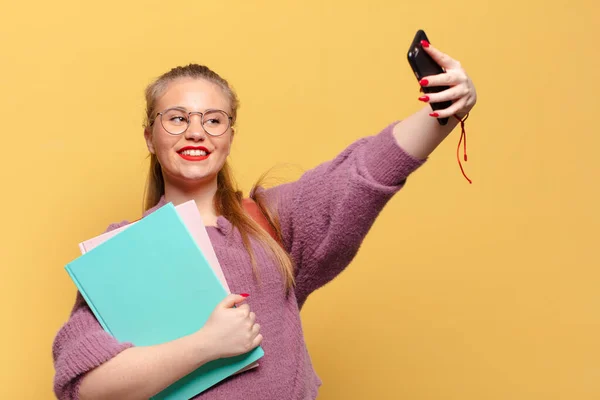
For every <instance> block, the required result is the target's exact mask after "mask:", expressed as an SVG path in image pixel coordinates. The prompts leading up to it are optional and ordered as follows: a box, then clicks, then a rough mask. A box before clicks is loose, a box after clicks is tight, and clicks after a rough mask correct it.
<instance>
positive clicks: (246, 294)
mask: <svg viewBox="0 0 600 400" xmlns="http://www.w3.org/2000/svg"><path fill="white" fill-rule="evenodd" d="M240 296H242V297H248V296H250V295H249V294H248V293H240Z"/></svg>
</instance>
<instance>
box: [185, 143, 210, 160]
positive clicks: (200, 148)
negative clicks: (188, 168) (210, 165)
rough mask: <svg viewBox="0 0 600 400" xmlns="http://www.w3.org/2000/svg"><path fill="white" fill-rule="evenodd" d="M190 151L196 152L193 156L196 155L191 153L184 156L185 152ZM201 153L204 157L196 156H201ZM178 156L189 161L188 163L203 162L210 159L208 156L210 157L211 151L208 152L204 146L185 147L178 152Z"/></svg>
mask: <svg viewBox="0 0 600 400" xmlns="http://www.w3.org/2000/svg"><path fill="white" fill-rule="evenodd" d="M188 150H194V151H193V152H192V154H194V155H191V154H189V152H188V153H187V154H183V153H184V152H186V151H188ZM199 152H200V153H202V152H203V153H204V155H202V154H200V155H196V154H199ZM177 154H179V156H180V157H181V158H183V159H184V160H187V161H203V160H206V159H207V158H208V156H209V155H210V151H208V149H207V148H206V147H203V146H185V147H182V148H181V149H179V150H178V151H177Z"/></svg>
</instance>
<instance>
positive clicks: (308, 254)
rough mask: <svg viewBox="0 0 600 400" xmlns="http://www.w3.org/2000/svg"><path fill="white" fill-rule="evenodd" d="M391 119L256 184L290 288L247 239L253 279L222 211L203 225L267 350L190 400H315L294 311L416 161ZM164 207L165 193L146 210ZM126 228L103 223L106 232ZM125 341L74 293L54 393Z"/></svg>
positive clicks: (348, 254)
mask: <svg viewBox="0 0 600 400" xmlns="http://www.w3.org/2000/svg"><path fill="white" fill-rule="evenodd" d="M394 125H395V123H394V124H391V125H389V126H388V127H386V128H385V129H384V130H383V131H382V132H380V133H379V134H377V135H374V136H370V137H366V138H363V139H360V140H357V141H355V142H354V143H352V144H351V145H350V146H349V147H347V148H346V149H345V150H344V151H343V152H342V153H341V154H339V155H338V156H337V157H336V158H334V159H333V160H331V161H328V162H325V163H323V164H321V165H319V166H317V167H315V168H313V169H311V170H309V171H307V172H305V173H304V174H303V175H302V176H301V177H300V178H299V179H298V180H297V181H294V182H290V183H285V184H282V185H279V186H275V187H273V188H269V189H263V194H264V195H265V198H266V200H267V203H268V204H269V206H270V207H273V208H275V209H276V212H277V214H278V215H279V219H280V224H281V230H282V237H283V246H284V247H285V249H286V250H287V251H288V252H289V254H290V256H291V257H292V260H293V262H294V265H295V279H296V286H295V288H294V290H293V291H291V292H290V293H289V294H288V295H286V293H285V290H284V281H283V279H282V276H281V273H280V272H279V270H278V268H277V266H276V264H275V263H274V262H273V260H272V258H271V257H270V256H269V254H268V253H267V252H266V251H265V250H264V249H263V247H262V246H261V245H260V244H258V243H257V242H256V241H254V240H252V239H251V244H252V248H253V250H254V252H255V255H256V260H257V264H258V274H259V275H258V276H259V279H256V277H255V275H254V274H253V271H252V264H251V261H250V257H249V254H248V252H247V251H246V250H245V248H244V245H243V243H242V240H241V236H240V234H239V231H238V230H237V229H235V228H233V227H232V225H231V223H230V222H229V221H228V220H227V219H226V218H224V217H223V216H219V217H218V218H217V224H216V226H208V227H207V231H208V234H209V237H210V240H211V242H212V244H213V246H214V248H215V252H216V254H217V257H218V259H219V262H220V264H221V266H222V268H223V272H224V274H225V278H226V279H227V282H228V284H229V286H230V289H231V291H232V293H250V294H251V295H250V297H248V299H247V300H246V302H247V303H248V304H249V306H250V309H251V310H252V311H254V312H255V313H256V321H257V323H259V324H260V326H261V333H262V335H263V338H264V339H263V343H262V347H263V349H264V352H265V355H264V357H263V358H261V359H260V360H259V364H260V365H259V367H257V368H254V369H251V370H249V371H246V372H243V373H240V374H237V375H234V376H233V377H230V378H228V379H226V380H225V381H223V382H221V383H219V384H217V385H215V386H214V387H212V388H210V389H208V390H207V391H205V392H203V393H201V394H200V395H198V396H196V397H195V398H194V399H205V400H225V399H227V400H232V399H245V400H254V399H260V400H286V399H289V400H306V399H315V398H316V397H317V393H318V388H319V386H320V385H321V380H320V379H319V377H318V376H317V374H316V373H315V371H314V369H313V366H312V363H311V359H310V356H309V353H308V351H307V348H306V344H305V341H304V336H303V332H302V323H301V319H300V309H301V308H302V305H303V304H304V302H305V301H306V299H307V297H308V296H309V295H310V294H311V293H312V292H313V291H315V290H316V289H318V288H320V287H321V286H323V285H325V284H326V283H327V282H329V281H331V280H332V279H333V278H334V277H335V276H336V275H338V274H339V273H340V272H341V271H342V270H343V269H344V268H345V267H346V266H348V264H349V263H350V262H351V261H352V259H353V258H354V256H355V255H356V253H357V251H358V249H359V247H360V244H361V242H362V241H363V239H364V237H365V235H366V234H367V232H368V231H369V229H370V228H371V226H372V224H373V222H374V221H375V218H376V217H377V215H378V214H379V213H380V212H381V210H382V209H383V207H384V206H385V204H386V203H387V202H388V201H389V199H390V198H391V197H392V196H393V195H394V194H395V193H396V192H397V191H398V190H400V189H401V188H402V187H403V186H404V184H405V181H406V178H407V177H408V176H409V175H410V174H411V173H412V172H413V171H415V170H416V169H417V168H418V167H419V166H421V165H422V164H423V161H420V160H417V159H415V158H414V157H412V156H411V155H409V154H408V153H406V152H405V151H404V150H403V149H402V148H401V147H399V146H398V144H397V142H396V141H395V138H394V137H393V135H392V130H393V127H394ZM165 204H166V201H165V199H164V197H163V198H162V199H161V200H160V202H159V203H158V204H157V205H156V206H155V207H154V208H152V209H150V210H148V211H146V212H145V213H144V216H146V215H148V214H150V213H151V212H153V211H155V210H156V209H158V208H160V207H162V206H163V205H165ZM126 224H128V222H127V221H122V222H120V223H115V224H111V225H110V226H109V227H108V230H113V229H116V228H118V227H120V226H123V225H126ZM132 346H133V344H131V343H120V342H118V341H117V340H116V339H115V338H114V337H112V336H111V335H110V334H108V333H107V332H106V331H104V330H103V329H102V327H101V326H100V324H99V323H98V321H97V320H96V318H95V316H94V315H93V313H92V312H91V310H90V308H89V307H88V305H87V304H86V302H85V300H84V299H83V298H82V296H81V294H79V293H77V297H76V300H75V305H74V307H73V309H72V311H71V314H70V317H69V319H68V321H67V322H66V323H65V324H64V325H63V326H62V327H61V328H60V330H59V331H58V333H57V335H56V337H55V339H54V344H53V349H52V350H53V359H54V368H55V376H54V392H55V394H56V396H57V398H58V399H60V400H63V399H78V398H79V386H80V384H81V381H82V379H83V377H84V376H85V374H86V373H87V372H89V371H90V370H92V369H94V368H95V367H97V366H99V365H101V364H102V363H104V362H106V361H108V360H110V359H111V358H113V357H115V356H116V355H117V354H119V353H120V352H122V351H123V350H125V349H127V348H129V347H132Z"/></svg>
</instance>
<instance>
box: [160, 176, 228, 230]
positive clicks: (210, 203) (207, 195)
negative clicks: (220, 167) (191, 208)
mask: <svg viewBox="0 0 600 400" xmlns="http://www.w3.org/2000/svg"><path fill="white" fill-rule="evenodd" d="M216 193H217V178H216V177H215V178H214V179H213V180H211V181H208V182H202V183H200V184H198V183H196V184H195V185H189V184H188V185H181V184H179V182H176V183H175V182H170V181H168V180H166V179H165V200H166V201H167V202H171V203H173V205H175V206H177V205H179V204H182V203H185V202H186V201H190V200H194V201H195V202H196V206H197V207H198V211H199V212H200V215H201V216H202V221H203V222H204V224H205V225H209V226H214V225H216V223H217V214H216V211H215V206H214V198H215V194H216Z"/></svg>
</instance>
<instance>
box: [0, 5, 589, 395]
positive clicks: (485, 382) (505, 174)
mask: <svg viewBox="0 0 600 400" xmlns="http://www.w3.org/2000/svg"><path fill="white" fill-rule="evenodd" d="M599 16H600V13H599V6H598V5H597V3H596V2H592V1H591V0H587V1H585V0H578V1H569V2H566V1H560V2H551V1H540V0H534V1H528V2H526V1H516V0H505V1H495V2H484V1H475V0H456V1H446V2H439V1H428V2H414V1H413V2H402V1H401V2H398V1H368V2H367V1H363V2H348V1H326V2H322V1H317V0H308V1H304V2H286V1H217V2H197V1H187V0H185V1H180V2H176V3H167V2H164V1H162V2H158V1H149V2H148V1H144V2H142V1H131V2H123V1H120V2H116V1H108V2H102V3H98V2H82V1H73V0H70V1H52V2H37V3H35V4H32V3H29V2H18V3H14V2H13V3H8V2H6V3H5V4H3V5H2V13H1V15H0V36H1V37H2V43H3V44H2V51H1V52H0V65H1V68H2V73H1V74H0V129H1V131H2V136H1V138H0V154H1V156H0V174H2V175H1V182H2V183H3V192H2V193H3V195H2V207H1V208H0V213H1V218H0V221H1V222H2V227H3V229H2V230H0V235H1V237H0V243H1V250H0V262H1V263H2V266H3V268H2V278H1V284H2V287H1V290H0V311H1V318H0V321H2V329H0V340H1V342H0V346H1V354H2V359H3V362H2V364H1V365H0V376H1V377H2V384H1V385H0V398H2V399H9V398H10V399H50V398H52V392H51V385H52V381H51V380H52V375H53V369H52V363H51V344H52V339H53V337H54V335H55V333H56V331H57V330H58V329H59V327H60V325H61V324H62V323H63V322H64V321H65V320H66V318H67V316H68V312H69V310H70V308H71V306H72V303H73V299H74V295H75V290H74V286H73V284H72V283H71V281H70V280H69V278H68V276H67V274H66V272H65V271H64V268H63V267H64V265H65V264H66V263H67V262H68V261H69V260H71V259H73V258H75V257H77V255H78V250H77V243H78V242H80V241H81V240H83V239H86V238H88V237H90V236H93V235H95V234H98V233H100V232H102V231H103V230H104V229H105V228H106V226H107V225H108V224H109V223H111V222H114V221H119V220H122V219H135V218H137V217H139V215H140V211H141V203H142V190H143V183H144V179H145V172H146V166H147V159H146V158H145V157H146V149H145V146H144V142H143V138H142V129H141V123H142V116H143V107H144V104H143V89H144V87H145V85H146V84H147V83H149V82H150V81H151V79H152V78H153V77H155V76H157V75H159V74H161V73H162V72H164V71H166V70H167V69H169V68H171V67H173V66H176V65H179V64H184V63H187V62H198V63H205V64H207V65H209V66H210V67H212V68H214V69H215V70H216V71H218V72H219V73H221V74H222V75H223V76H225V77H226V78H227V79H229V80H230V81H231V82H232V84H233V85H234V87H235V88H236V89H237V91H238V93H239V95H240V98H241V101H242V107H241V109H240V118H239V129H238V137H237V138H236V141H235V143H234V151H233V153H232V161H233V165H234V167H235V168H236V171H237V174H238V175H237V176H238V179H239V183H240V185H241V186H242V188H244V189H245V190H248V189H249V187H250V185H251V183H252V182H253V180H254V179H256V178H257V177H258V175H259V174H260V173H262V172H263V171H264V170H266V169H268V168H270V167H271V166H273V165H275V164H278V163H289V164H291V165H293V166H295V167H294V168H296V169H294V168H292V169H291V170H290V171H292V172H289V171H287V170H279V171H280V172H279V173H278V174H279V175H278V176H282V177H284V178H289V177H291V176H297V167H299V168H302V169H307V168H310V167H313V166H315V165H316V164H317V163H319V162H321V161H324V160H327V159H329V158H331V157H333V156H334V155H335V154H337V153H338V152H339V151H341V150H342V149H343V148H344V147H345V146H346V145H348V144H349V143H350V142H352V141H354V140H355V139H357V138H359V137H361V136H364V135H370V134H374V133H376V132H378V130H379V129H380V128H383V127H384V126H386V125H387V124H388V123H390V122H392V121H394V120H396V119H401V118H403V117H404V116H406V115H408V114H410V113H412V112H414V111H416V110H417V109H419V107H421V106H422V105H421V103H419V102H418V101H417V97H418V96H419V91H418V85H417V84H416V81H415V79H414V76H413V75H412V72H411V71H410V69H409V67H408V64H407V62H406V50H407V47H408V45H409V43H410V41H411V39H412V37H413V35H414V33H415V31H416V30H417V29H419V28H424V29H425V30H426V31H427V33H428V34H429V36H430V39H431V41H432V42H433V43H434V44H435V45H437V46H438V47H439V48H441V49H442V50H444V51H447V52H448V53H450V54H451V55H452V56H454V57H455V58H457V59H459V60H460V61H461V62H462V63H463V65H464V66H465V68H466V69H467V71H468V72H469V73H470V75H471V76H472V78H473V80H474V81H475V83H476V85H477V89H478V93H479V103H478V104H477V106H476V107H475V109H474V111H473V113H472V114H471V117H470V119H469V120H468V123H467V132H468V138H469V142H468V144H469V148H468V150H469V155H470V160H469V162H468V163H467V164H466V166H465V167H466V171H467V173H468V174H469V175H470V177H471V178H472V179H473V180H474V184H473V185H468V184H467V182H466V181H465V180H464V179H463V178H462V176H461V174H460V171H459V169H458V165H457V163H456V158H455V146H456V144H457V142H458V131H455V132H454V134H453V135H452V136H451V137H450V138H449V139H448V140H447V141H446V142H445V143H444V144H443V145H442V146H441V147H440V148H439V149H438V150H437V151H436V152H435V154H434V156H433V157H432V158H431V159H430V161H429V162H428V164H427V165H426V166H425V167H423V168H422V169H421V170H419V171H417V172H416V173H415V174H414V176H413V177H412V178H411V179H410V180H409V183H408V185H407V186H406V188H405V189H404V190H403V191H402V192H401V193H400V194H399V195H398V196H396V197H395V198H394V199H393V200H392V201H391V202H390V203H389V205H388V206H387V207H386V209H385V210H384V212H383V213H382V215H381V218H380V219H379V220H378V221H377V222H376V224H375V226H374V228H373V230H372V231H371V233H370V234H369V236H368V237H367V239H366V241H365V243H364V246H363V247H362V249H361V251H360V253H359V254H358V256H357V258H356V259H355V261H354V262H353V264H352V265H351V266H350V268H349V269H348V270H347V271H346V272H345V273H344V274H342V275H341V276H340V277H339V278H338V279H337V280H335V281H334V282H332V283H331V284H329V285H328V286H326V287H325V288H323V289H321V290H319V291H318V292H316V293H315V294H314V295H313V296H312V297H311V298H310V299H309V301H308V303H307V305H306V307H305V308H304V310H303V312H302V317H303V322H304V327H305V333H306V340H307V343H308V346H309V349H310V352H311V355H312V359H313V362H314V365H315V368H316V370H317V372H318V374H319V375H320V377H321V378H322V379H323V381H324V385H323V387H322V389H321V395H320V397H319V398H320V399H325V400H327V399H397V398H402V399H411V400H425V399H427V400H429V399H431V400H433V399H436V400H438V399H445V400H475V399H477V400H480V399H486V400H496V399H498V400H500V399H502V400H506V399H511V400H515V399H523V400H538V399H540V400H541V399H543V400H550V399H561V400H562V399H568V400H575V399H577V400H584V399H598V398H600V362H599V360H600V351H599V345H598V342H599V341H600V311H599V310H600V295H599V294H598V293H599V290H598V287H599V286H600V285H599V284H600V272H599V267H600V263H599V262H598V240H597V238H598V230H599V228H600V214H599V213H598V209H597V205H598V203H599V200H600V198H599V197H600V196H599V195H598V189H597V184H598V166H599V162H598V155H597V154H598V150H597V148H598V147H599V146H600V129H599V124H598V115H599V111H598V104H600V103H599V102H598V94H599V92H600V85H599V81H600V79H599V78H598V76H597V75H598V71H600V62H599V61H600V57H599V54H598V50H597V43H596V42H597V39H598V38H599V37H600V28H599V27H598V23H597V21H598V17H599ZM282 171H283V172H282ZM286 171H287V172H286ZM294 171H296V172H294Z"/></svg>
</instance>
